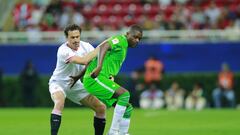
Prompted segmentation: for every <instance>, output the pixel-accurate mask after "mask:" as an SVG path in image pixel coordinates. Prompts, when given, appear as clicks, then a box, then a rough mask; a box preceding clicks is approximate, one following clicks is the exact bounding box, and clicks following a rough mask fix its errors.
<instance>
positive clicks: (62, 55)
mask: <svg viewBox="0 0 240 135" xmlns="http://www.w3.org/2000/svg"><path fill="white" fill-rule="evenodd" d="M93 50H94V47H93V46H92V45H91V44H89V43H87V42H83V41H80V45H79V48H78V50H72V49H71V48H70V47H68V46H67V42H66V43H64V44H62V45H61V46H60V47H59V48H58V52H57V64H56V68H55V70H54V72H53V75H52V76H51V78H50V80H49V83H51V82H65V83H69V82H70V77H69V76H76V75H78V74H79V73H80V72H81V70H82V69H83V68H84V66H85V65H80V64H74V63H67V61H68V59H69V58H71V57H73V56H80V57H82V56H84V55H86V54H88V53H89V52H91V51H93Z"/></svg>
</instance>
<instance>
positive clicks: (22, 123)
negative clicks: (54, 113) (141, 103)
mask: <svg viewBox="0 0 240 135" xmlns="http://www.w3.org/2000/svg"><path fill="white" fill-rule="evenodd" d="M50 112H51V108H37V109H26V108H1V109H0V135H49V134H50V133H49V115H50ZM112 112H113V109H110V110H108V112H107V126H106V129H105V134H106V132H107V130H108V129H109V126H110V123H111V117H112ZM92 116H93V112H92V111H91V110H89V109H86V108H71V109H70V108H66V109H65V110H64V113H63V119H62V125H61V128H60V131H59V135H93V126H92V122H93V120H92V119H93V118H92ZM130 134H131V135H239V134H240V110H209V109H208V110H203V111H186V110H180V111H167V110H140V109H135V111H134V113H133V115H132V121H131V127H130Z"/></svg>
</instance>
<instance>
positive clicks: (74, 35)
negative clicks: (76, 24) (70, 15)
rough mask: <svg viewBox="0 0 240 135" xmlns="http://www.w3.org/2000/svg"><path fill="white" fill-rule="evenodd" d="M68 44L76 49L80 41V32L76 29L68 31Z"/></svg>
mask: <svg viewBox="0 0 240 135" xmlns="http://www.w3.org/2000/svg"><path fill="white" fill-rule="evenodd" d="M67 41H68V46H69V47H70V48H72V49H73V50H77V49H78V47H79V42H80V32H79V31H78V30H73V31H68V37H67Z"/></svg>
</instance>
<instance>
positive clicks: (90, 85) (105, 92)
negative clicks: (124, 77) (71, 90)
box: [83, 76, 120, 107]
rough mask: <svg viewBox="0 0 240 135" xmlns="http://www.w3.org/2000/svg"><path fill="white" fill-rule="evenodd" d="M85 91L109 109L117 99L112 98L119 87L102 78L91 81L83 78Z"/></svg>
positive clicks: (91, 79) (89, 78) (88, 78)
mask: <svg viewBox="0 0 240 135" xmlns="http://www.w3.org/2000/svg"><path fill="white" fill-rule="evenodd" d="M83 84H84V87H85V89H86V90H87V91H88V92H89V93H90V94H92V95H94V96H96V97H97V98H98V99H99V100H101V101H102V102H103V103H104V104H105V105H106V106H107V107H111V106H112V105H113V103H115V102H116V101H117V99H115V98H112V96H113V94H114V92H115V91H116V90H117V89H119V88H120V85H118V84H117V83H115V82H113V81H112V80H110V79H109V78H106V77H104V76H98V77H97V78H95V79H93V78H91V77H85V78H84V79H83Z"/></svg>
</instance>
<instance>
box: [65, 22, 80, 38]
mask: <svg viewBox="0 0 240 135" xmlns="http://www.w3.org/2000/svg"><path fill="white" fill-rule="evenodd" d="M74 30H78V31H79V32H80V33H81V32H82V29H81V27H80V26H78V25H77V24H70V25H68V26H67V27H66V28H65V29H64V34H65V36H66V37H68V32H69V31H74Z"/></svg>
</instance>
